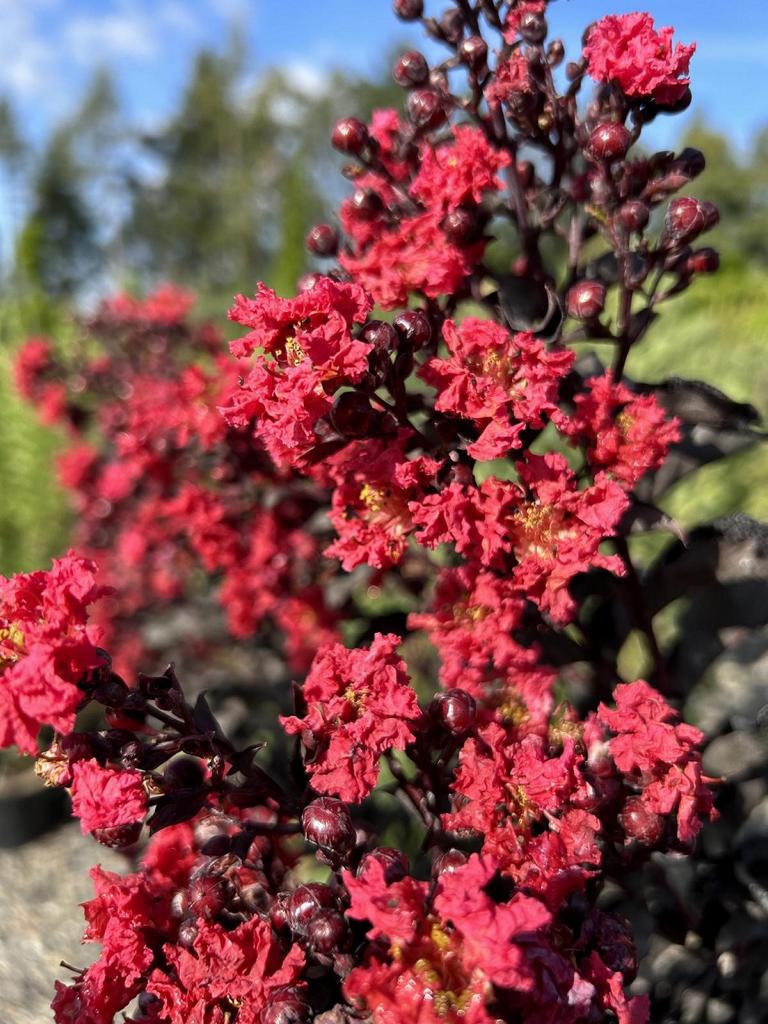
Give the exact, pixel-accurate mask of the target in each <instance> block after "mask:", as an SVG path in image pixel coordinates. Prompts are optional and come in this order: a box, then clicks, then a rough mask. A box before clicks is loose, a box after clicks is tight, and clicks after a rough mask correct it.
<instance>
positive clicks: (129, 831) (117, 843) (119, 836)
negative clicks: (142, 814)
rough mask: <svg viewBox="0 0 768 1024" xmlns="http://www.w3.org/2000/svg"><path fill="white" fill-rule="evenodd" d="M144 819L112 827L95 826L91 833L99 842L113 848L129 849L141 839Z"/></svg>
mask: <svg viewBox="0 0 768 1024" xmlns="http://www.w3.org/2000/svg"><path fill="white" fill-rule="evenodd" d="M143 825H144V822H142V821H132V822H130V823H129V824H127V825H113V826H112V828H95V829H94V830H93V832H92V833H91V835H92V836H93V838H94V839H95V840H96V842H97V843H101V845H102V846H109V847H110V848H111V849H113V850H127V849H128V847H129V846H135V844H136V843H137V842H138V841H139V836H140V835H141V830H142V827H143Z"/></svg>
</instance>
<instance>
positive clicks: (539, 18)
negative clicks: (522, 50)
mask: <svg viewBox="0 0 768 1024" xmlns="http://www.w3.org/2000/svg"><path fill="white" fill-rule="evenodd" d="M518 32H519V33H520V36H521V37H522V38H523V39H524V40H525V41H526V43H542V42H543V41H544V40H545V39H546V37H547V19H546V18H545V17H544V15H543V14H542V13H541V12H540V11H526V12H525V13H524V14H523V16H522V17H521V18H520V24H519V26H518Z"/></svg>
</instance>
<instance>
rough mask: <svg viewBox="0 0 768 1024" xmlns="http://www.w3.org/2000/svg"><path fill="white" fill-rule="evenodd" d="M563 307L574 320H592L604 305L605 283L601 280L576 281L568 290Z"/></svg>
mask: <svg viewBox="0 0 768 1024" xmlns="http://www.w3.org/2000/svg"><path fill="white" fill-rule="evenodd" d="M565 307H566V310H567V312H568V316H572V317H573V318H574V319H575V320H594V319H595V317H597V316H599V315H600V314H601V313H602V311H603V308H604V307H605V285H604V284H603V283H602V282H601V281H579V282H577V283H576V284H575V285H573V286H572V287H571V288H569V290H568V294H567V296H566V299H565Z"/></svg>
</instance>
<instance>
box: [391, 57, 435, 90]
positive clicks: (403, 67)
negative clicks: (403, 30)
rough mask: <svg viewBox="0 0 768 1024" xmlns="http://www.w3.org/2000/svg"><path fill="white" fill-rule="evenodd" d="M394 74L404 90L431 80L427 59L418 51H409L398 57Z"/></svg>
mask: <svg viewBox="0 0 768 1024" xmlns="http://www.w3.org/2000/svg"><path fill="white" fill-rule="evenodd" d="M392 74H393V76H394V79H395V81H396V82H397V84H398V85H402V86H403V87H404V88H410V87H412V86H414V85H423V84H424V82H426V81H427V79H428V78H429V64H427V58H426V57H425V56H424V54H423V53H419V51H418V50H407V51H406V52H405V53H404V54H402V55H401V56H400V57H398V59H397V61H396V63H395V67H394V70H393V72H392Z"/></svg>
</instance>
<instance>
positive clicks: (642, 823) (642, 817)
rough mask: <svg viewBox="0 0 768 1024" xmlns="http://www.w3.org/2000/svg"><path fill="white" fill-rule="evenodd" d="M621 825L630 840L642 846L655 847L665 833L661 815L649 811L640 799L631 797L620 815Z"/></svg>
mask: <svg viewBox="0 0 768 1024" xmlns="http://www.w3.org/2000/svg"><path fill="white" fill-rule="evenodd" d="M619 824H620V825H621V827H622V828H623V829H624V832H625V833H626V835H627V838H628V839H633V840H635V841H636V842H638V843H640V844H641V845H642V846H655V845H656V844H657V843H658V841H659V840H660V839H661V836H662V833H663V831H664V821H663V819H662V817H661V815H659V814H656V813H655V812H654V811H650V810H648V808H647V807H646V806H645V804H644V803H643V801H642V800H641V799H640V797H636V796H633V797H630V798H629V800H627V802H626V803H625V804H624V807H623V809H622V811H621V814H620V815H619Z"/></svg>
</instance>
